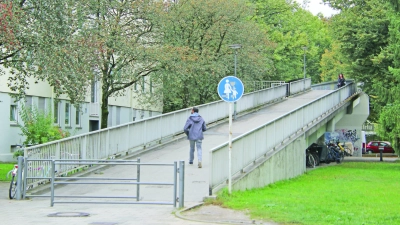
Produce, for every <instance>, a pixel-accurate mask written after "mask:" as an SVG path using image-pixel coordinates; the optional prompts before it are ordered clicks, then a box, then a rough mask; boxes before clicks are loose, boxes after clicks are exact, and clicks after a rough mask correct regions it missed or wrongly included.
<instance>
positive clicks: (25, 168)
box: [18, 156, 28, 199]
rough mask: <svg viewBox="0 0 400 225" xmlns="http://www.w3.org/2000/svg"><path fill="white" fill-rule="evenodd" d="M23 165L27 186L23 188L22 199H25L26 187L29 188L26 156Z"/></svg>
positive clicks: (24, 185) (24, 184) (24, 182)
mask: <svg viewBox="0 0 400 225" xmlns="http://www.w3.org/2000/svg"><path fill="white" fill-rule="evenodd" d="M23 167H24V177H23V179H24V181H23V187H25V188H23V194H22V199H25V196H26V189H27V188H26V187H27V186H28V179H26V178H27V177H28V159H27V158H26V157H25V156H24V163H23ZM18 168H19V167H18Z"/></svg>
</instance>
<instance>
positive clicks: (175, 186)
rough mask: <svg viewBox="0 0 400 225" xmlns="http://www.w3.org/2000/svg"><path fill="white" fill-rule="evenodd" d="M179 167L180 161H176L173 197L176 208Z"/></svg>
mask: <svg viewBox="0 0 400 225" xmlns="http://www.w3.org/2000/svg"><path fill="white" fill-rule="evenodd" d="M179 172H180V171H179V169H178V163H177V162H176V161H174V193H173V199H172V202H173V204H174V208H176V201H177V199H176V190H177V180H178V179H177V173H179Z"/></svg>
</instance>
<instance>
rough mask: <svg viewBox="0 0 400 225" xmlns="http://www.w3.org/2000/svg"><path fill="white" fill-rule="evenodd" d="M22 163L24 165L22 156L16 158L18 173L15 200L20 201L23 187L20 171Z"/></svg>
mask: <svg viewBox="0 0 400 225" xmlns="http://www.w3.org/2000/svg"><path fill="white" fill-rule="evenodd" d="M23 163H24V157H23V156H18V171H17V180H16V182H17V186H16V188H17V193H16V194H17V200H21V195H22V189H23V187H24V185H22V170H23Z"/></svg>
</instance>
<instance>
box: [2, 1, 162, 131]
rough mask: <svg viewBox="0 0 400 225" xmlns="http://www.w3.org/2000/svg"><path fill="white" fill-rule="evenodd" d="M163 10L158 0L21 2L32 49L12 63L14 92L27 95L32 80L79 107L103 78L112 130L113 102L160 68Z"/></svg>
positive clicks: (104, 116)
mask: <svg viewBox="0 0 400 225" xmlns="http://www.w3.org/2000/svg"><path fill="white" fill-rule="evenodd" d="M9 2H12V3H13V4H14V5H15V3H16V2H17V1H16V0H14V1H11V0H10V1H9ZM161 7H163V5H162V2H157V1H152V0H113V1H109V0H88V1H73V0H66V1H57V0H47V1H33V0H25V1H21V4H20V5H19V9H18V10H19V11H23V12H24V13H25V14H26V15H27V16H26V18H25V19H26V20H27V21H30V23H29V24H28V25H29V27H28V25H27V24H22V25H21V26H20V27H19V29H20V30H24V29H27V31H28V32H22V31H21V32H22V34H23V35H27V36H28V37H29V38H25V41H23V42H22V43H25V45H26V46H29V48H23V51H22V52H23V54H24V56H13V57H12V58H13V59H12V60H13V61H14V63H10V64H8V65H7V66H10V67H13V68H16V70H15V71H18V72H15V73H14V71H12V74H13V76H12V77H11V78H10V84H9V85H10V87H11V89H12V90H15V91H19V93H20V94H21V95H23V94H24V90H25V89H26V88H28V87H29V84H28V83H27V82H26V78H27V77H29V76H31V77H34V78H36V79H40V80H47V81H48V82H49V83H50V85H51V86H53V87H54V91H55V93H56V95H57V96H59V95H61V94H67V95H68V97H69V98H70V100H71V102H72V103H76V104H79V103H80V102H82V101H83V99H84V97H85V95H86V94H87V88H88V87H89V86H90V84H91V83H92V81H93V80H97V81H98V82H100V84H101V90H102V92H101V93H102V96H101V100H102V102H101V104H102V105H101V128H105V127H107V119H108V98H109V97H111V96H118V95H123V94H124V90H125V89H126V88H128V87H130V86H131V85H133V84H135V83H136V82H138V81H141V78H142V77H145V76H148V75H150V74H151V73H152V72H154V71H155V70H156V69H157V64H158V62H157V60H155V57H154V56H155V55H156V52H157V50H156V49H157V47H158V45H159V40H158V36H157V32H156V31H155V30H156V28H155V26H154V23H153V22H152V20H153V17H154V16H155V15H156V13H155V12H156V10H155V9H157V8H161ZM18 10H16V11H18ZM28 28H29V29H28ZM24 65H29V66H30V67H26V66H25V68H24ZM25 71H28V72H25Z"/></svg>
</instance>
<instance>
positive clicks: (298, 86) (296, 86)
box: [288, 78, 311, 95]
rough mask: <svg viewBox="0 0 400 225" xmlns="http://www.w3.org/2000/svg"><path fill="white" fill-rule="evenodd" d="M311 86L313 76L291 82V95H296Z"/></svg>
mask: <svg viewBox="0 0 400 225" xmlns="http://www.w3.org/2000/svg"><path fill="white" fill-rule="evenodd" d="M310 86H311V78H306V79H305V80H304V79H302V80H296V81H293V82H290V83H289V93H288V94H289V95H294V94H297V93H300V92H302V91H306V90H307V89H308V88H309V87H310Z"/></svg>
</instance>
